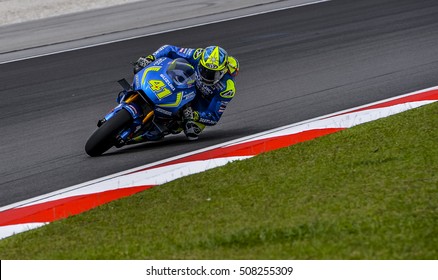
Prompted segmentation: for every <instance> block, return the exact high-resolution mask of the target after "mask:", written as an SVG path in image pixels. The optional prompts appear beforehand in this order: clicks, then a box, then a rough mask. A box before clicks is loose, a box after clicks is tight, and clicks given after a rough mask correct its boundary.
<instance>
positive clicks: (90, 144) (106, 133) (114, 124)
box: [85, 109, 132, 157]
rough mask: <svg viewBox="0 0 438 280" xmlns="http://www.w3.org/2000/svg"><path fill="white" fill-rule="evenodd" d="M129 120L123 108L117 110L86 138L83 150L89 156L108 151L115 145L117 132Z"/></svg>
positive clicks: (127, 113)
mask: <svg viewBox="0 0 438 280" xmlns="http://www.w3.org/2000/svg"><path fill="white" fill-rule="evenodd" d="M131 121H132V117H131V114H130V113H129V112H128V111H126V110H125V109H122V110H120V111H119V112H117V113H116V114H115V115H114V116H113V117H112V118H111V119H109V120H107V121H106V122H104V123H103V124H102V125H101V126H100V127H99V128H98V129H96V131H95V132H94V133H93V134H92V135H91V136H90V138H88V141H87V143H86V144H85V152H86V153H87V154H88V155H89V156H91V157H96V156H100V155H102V154H103V153H104V152H106V151H108V150H109V149H110V148H111V147H112V146H114V145H115V143H116V136H117V134H118V133H119V132H120V131H121V130H122V129H123V128H125V127H126V126H127V125H128V124H129V123H130V122H131Z"/></svg>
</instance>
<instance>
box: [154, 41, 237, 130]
mask: <svg viewBox="0 0 438 280" xmlns="http://www.w3.org/2000/svg"><path fill="white" fill-rule="evenodd" d="M203 50H204V49H202V48H198V49H191V48H181V47H177V46H171V45H164V46H162V47H160V48H159V49H158V50H157V51H156V52H154V53H153V54H152V55H153V56H154V58H155V59H159V58H161V57H169V58H172V59H175V58H184V59H185V60H187V61H188V62H189V63H190V64H191V65H192V66H193V67H194V68H195V70H197V68H198V64H199V60H200V59H201V54H202V52H203ZM196 75H199V74H198V71H196ZM196 89H197V94H196V97H195V99H194V100H193V101H192V103H191V107H192V108H193V110H194V111H195V112H197V113H196V114H197V117H196V119H195V121H197V122H198V123H201V124H203V125H208V126H212V125H215V124H216V123H217V122H218V121H219V119H220V118H221V116H222V114H223V112H224V111H225V108H226V107H227V105H228V102H230V101H231V99H232V98H233V97H234V94H235V92H236V89H235V85H234V77H232V76H231V74H230V73H226V74H225V75H224V76H223V77H222V79H221V80H220V81H219V82H217V83H216V84H214V85H212V86H207V85H205V84H204V83H202V82H201V79H200V78H199V76H198V77H197V79H196Z"/></svg>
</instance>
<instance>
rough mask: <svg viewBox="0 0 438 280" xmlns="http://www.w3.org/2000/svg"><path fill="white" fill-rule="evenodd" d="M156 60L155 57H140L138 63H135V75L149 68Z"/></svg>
mask: <svg viewBox="0 0 438 280" xmlns="http://www.w3.org/2000/svg"><path fill="white" fill-rule="evenodd" d="M154 60H155V57H154V56H153V55H148V56H140V58H139V59H137V61H136V62H134V74H137V73H138V72H139V71H140V70H141V69H143V68H145V67H146V66H148V65H149V64H150V63H151V62H153V61H154Z"/></svg>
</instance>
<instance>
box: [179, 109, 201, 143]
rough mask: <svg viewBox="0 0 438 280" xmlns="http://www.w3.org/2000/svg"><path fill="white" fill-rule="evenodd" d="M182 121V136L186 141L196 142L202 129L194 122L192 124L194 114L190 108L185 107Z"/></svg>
mask: <svg viewBox="0 0 438 280" xmlns="http://www.w3.org/2000/svg"><path fill="white" fill-rule="evenodd" d="M183 117H184V118H183V120H184V134H185V135H186V137H187V139H189V140H191V141H193V140H198V135H199V134H200V133H201V131H202V128H200V127H199V126H198V124H197V123H196V122H194V120H193V119H194V114H193V110H192V108H191V107H186V108H185V109H184V110H183Z"/></svg>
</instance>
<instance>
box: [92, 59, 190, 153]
mask: <svg viewBox="0 0 438 280" xmlns="http://www.w3.org/2000/svg"><path fill="white" fill-rule="evenodd" d="M118 83H119V84H120V85H121V86H122V88H123V90H122V91H121V92H120V93H119V95H118V97H117V102H118V103H119V104H118V105H117V106H116V107H115V108H114V109H112V110H111V112H109V113H108V114H107V115H106V116H105V117H104V118H102V119H100V120H99V121H98V122H97V127H98V128H97V129H96V131H95V132H94V133H93V134H92V135H91V136H90V138H89V139H88V141H87V143H86V144H85V151H86V153H87V154H88V155H90V156H92V157H94V156H100V155H102V154H103V153H104V152H106V151H108V150H109V149H110V148H111V147H113V146H115V147H117V148H120V147H122V146H124V145H129V144H136V143H141V142H146V141H156V140H160V139H162V138H163V137H164V136H166V135H169V134H177V133H179V132H181V131H182V126H183V122H182V117H181V116H182V109H183V108H184V107H185V106H187V104H189V103H190V102H191V101H192V100H193V99H194V98H195V96H196V90H195V69H194V67H193V66H192V65H190V64H189V63H188V62H187V61H186V60H184V59H182V58H177V59H175V60H173V59H170V58H160V59H158V60H156V61H155V62H153V63H151V64H149V65H148V66H147V67H145V68H143V69H142V70H141V71H139V72H138V73H137V74H135V75H134V79H133V82H132V85H131V84H129V83H128V81H127V80H126V79H122V80H119V81H118Z"/></svg>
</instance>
